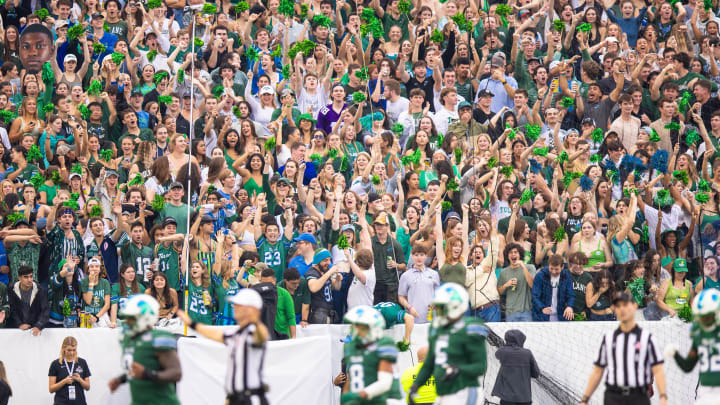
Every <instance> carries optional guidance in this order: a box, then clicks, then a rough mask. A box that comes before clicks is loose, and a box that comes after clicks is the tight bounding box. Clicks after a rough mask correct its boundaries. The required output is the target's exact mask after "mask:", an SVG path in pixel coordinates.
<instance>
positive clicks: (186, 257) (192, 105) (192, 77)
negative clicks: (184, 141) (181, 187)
mask: <svg viewBox="0 0 720 405" xmlns="http://www.w3.org/2000/svg"><path fill="white" fill-rule="evenodd" d="M195 20H196V19H195V11H194V10H193V11H192V36H191V38H193V41H192V42H191V44H190V52H191V54H192V59H191V62H190V138H189V139H188V161H187V166H188V181H187V188H186V189H185V190H186V192H187V193H188V194H187V218H186V220H185V225H186V226H185V243H184V244H183V245H184V247H185V254H184V255H183V261H184V262H185V266H184V267H185V302H184V303H183V306H184V307H185V313H187V312H188V295H189V291H188V290H189V283H190V274H189V273H190V271H189V270H190V266H189V265H188V264H189V263H190V244H189V243H188V238H189V237H190V203H191V198H192V197H191V196H190V179H191V177H192V176H191V175H192V140H193V137H194V135H195V123H194V117H193V112H194V110H195V99H194V96H195V41H194V38H195ZM187 334H188V327H187V324H186V325H185V336H187Z"/></svg>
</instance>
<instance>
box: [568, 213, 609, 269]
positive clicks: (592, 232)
mask: <svg viewBox="0 0 720 405" xmlns="http://www.w3.org/2000/svg"><path fill="white" fill-rule="evenodd" d="M580 229H581V230H580V237H579V238H578V240H577V243H575V242H573V243H572V247H571V251H572V252H582V253H584V254H585V256H587V258H588V264H587V266H586V267H585V270H586V271H590V272H597V271H600V270H603V269H609V268H611V267H612V265H613V256H612V252H611V251H610V247H609V245H608V244H607V242H606V241H605V238H604V237H603V236H602V235H601V234H599V233H598V232H597V223H596V222H595V221H591V220H584V221H583V223H582V226H581V228H580ZM583 244H584V245H585V246H584V247H583Z"/></svg>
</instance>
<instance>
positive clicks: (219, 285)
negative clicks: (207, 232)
mask: <svg viewBox="0 0 720 405" xmlns="http://www.w3.org/2000/svg"><path fill="white" fill-rule="evenodd" d="M228 236H231V235H228ZM225 253H226V252H225V235H224V234H223V233H222V232H218V241H217V247H216V250H215V258H216V260H215V262H214V264H213V266H212V269H213V277H212V283H213V285H212V290H213V293H214V294H213V297H214V299H215V302H216V306H215V307H216V308H217V312H216V313H215V325H234V324H235V319H234V318H233V308H232V304H231V303H230V302H229V298H230V297H232V296H233V295H235V294H237V292H238V291H239V290H240V282H241V280H242V279H243V276H244V274H245V266H243V267H241V268H240V271H238V272H237V274H235V273H236V271H235V269H236V268H237V267H239V266H238V263H239V261H240V256H239V250H238V249H237V245H234V247H233V254H232V259H231V260H228V259H226V258H225Z"/></svg>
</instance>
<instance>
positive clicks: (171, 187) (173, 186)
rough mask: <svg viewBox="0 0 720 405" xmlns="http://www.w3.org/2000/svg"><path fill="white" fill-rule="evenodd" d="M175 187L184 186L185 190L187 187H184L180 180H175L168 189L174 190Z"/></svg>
mask: <svg viewBox="0 0 720 405" xmlns="http://www.w3.org/2000/svg"><path fill="white" fill-rule="evenodd" d="M174 188H182V189H183V190H184V189H185V187H183V185H182V183H180V182H179V181H173V182H172V184H170V188H169V189H168V190H172V189H174Z"/></svg>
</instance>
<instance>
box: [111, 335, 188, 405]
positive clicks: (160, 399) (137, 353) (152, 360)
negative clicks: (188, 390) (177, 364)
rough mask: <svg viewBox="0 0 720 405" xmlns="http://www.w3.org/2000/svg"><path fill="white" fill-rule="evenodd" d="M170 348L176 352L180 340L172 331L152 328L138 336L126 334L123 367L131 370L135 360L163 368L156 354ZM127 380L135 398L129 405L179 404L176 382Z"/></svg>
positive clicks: (123, 345)
mask: <svg viewBox="0 0 720 405" xmlns="http://www.w3.org/2000/svg"><path fill="white" fill-rule="evenodd" d="M169 351H177V341H176V340H175V336H173V335H172V333H170V332H166V331H163V330H159V329H151V330H148V331H146V332H144V333H142V334H140V335H138V336H132V333H125V334H124V335H123V340H122V352H123V359H122V365H123V370H124V371H125V372H126V373H129V371H130V366H131V365H132V363H133V362H136V363H140V364H142V365H143V367H145V369H146V370H150V371H160V369H161V366H160V362H159V361H158V358H157V353H158V352H169ZM128 383H130V397H131V398H132V399H131V402H130V405H141V404H142V405H180V401H179V400H178V397H177V394H176V393H175V384H174V383H161V382H153V381H150V380H146V379H136V378H128Z"/></svg>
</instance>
